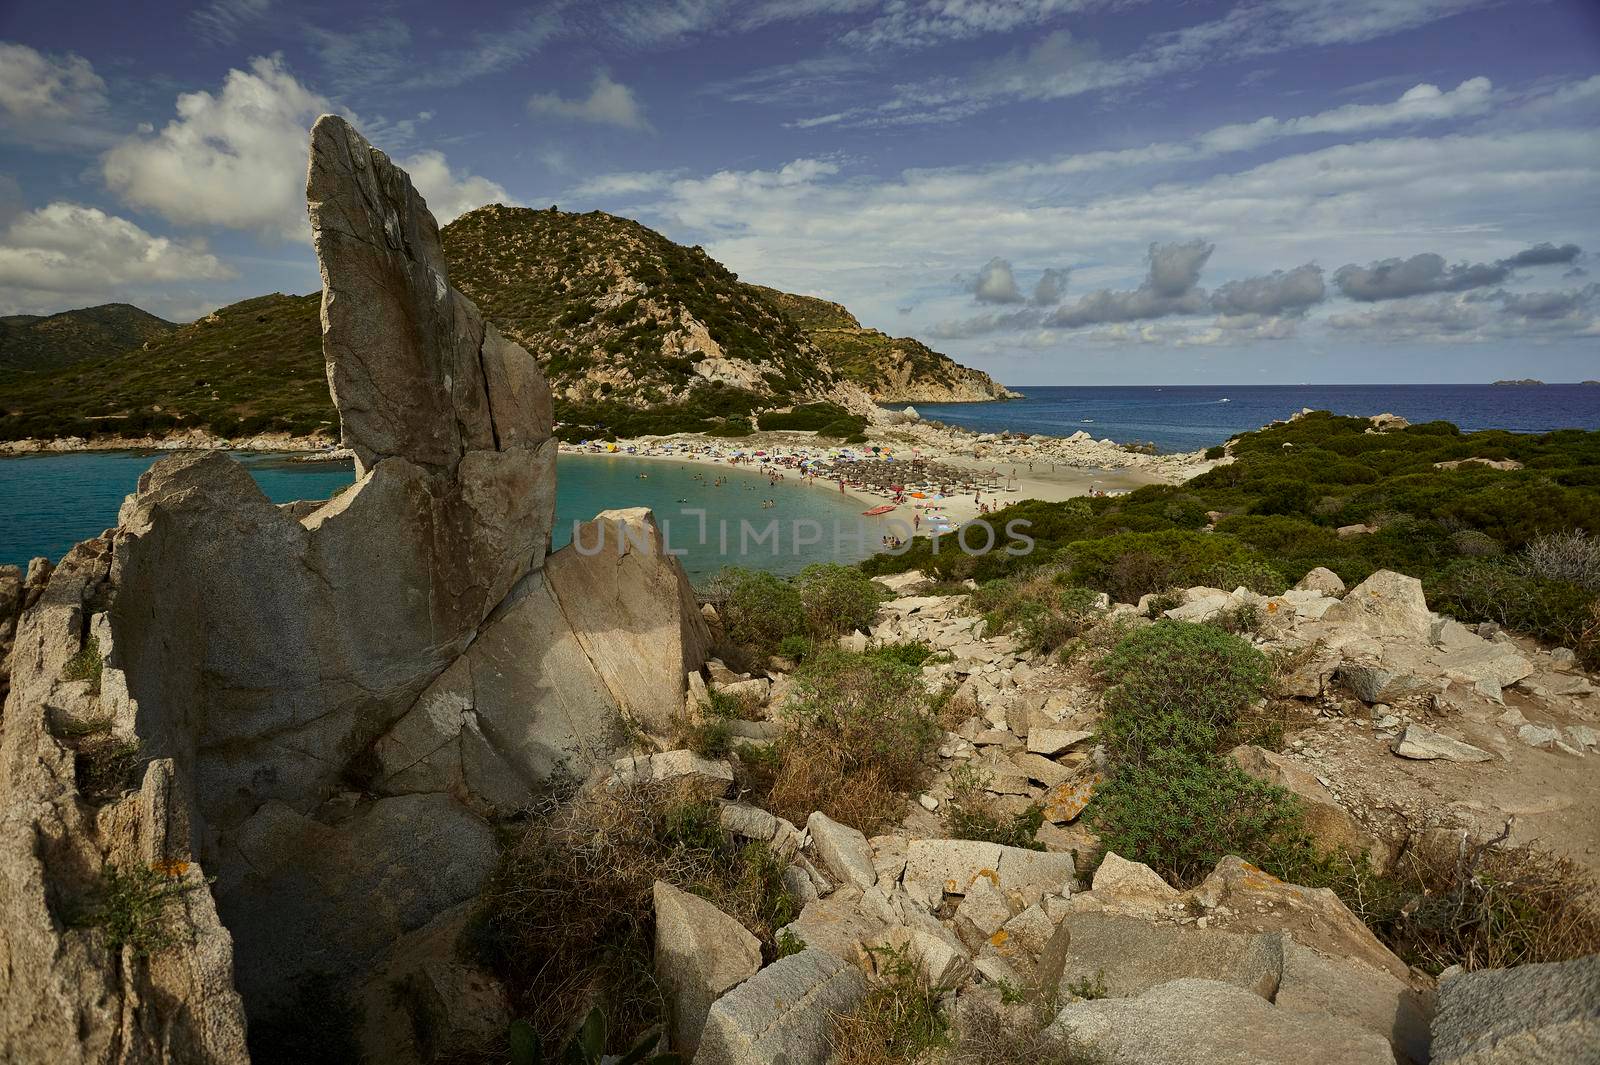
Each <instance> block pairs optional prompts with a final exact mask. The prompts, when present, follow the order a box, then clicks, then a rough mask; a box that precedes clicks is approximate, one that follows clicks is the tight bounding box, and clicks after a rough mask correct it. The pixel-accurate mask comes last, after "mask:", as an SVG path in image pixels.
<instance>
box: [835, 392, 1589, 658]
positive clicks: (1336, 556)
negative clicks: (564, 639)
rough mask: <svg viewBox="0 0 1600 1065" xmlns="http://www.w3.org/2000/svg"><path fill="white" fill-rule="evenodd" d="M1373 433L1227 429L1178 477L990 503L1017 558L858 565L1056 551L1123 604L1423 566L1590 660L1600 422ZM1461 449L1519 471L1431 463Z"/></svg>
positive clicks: (1485, 610)
mask: <svg viewBox="0 0 1600 1065" xmlns="http://www.w3.org/2000/svg"><path fill="white" fill-rule="evenodd" d="M1371 429H1372V425H1371V423H1370V422H1368V421H1367V420H1366V419H1364V418H1345V417H1337V416H1334V415H1331V414H1328V413H1326V412H1320V413H1316V414H1311V415H1307V416H1304V417H1302V418H1299V419H1297V420H1295V421H1292V422H1289V423H1287V424H1284V425H1277V426H1272V427H1269V428H1267V429H1263V430H1261V431H1258V432H1253V433H1246V434H1243V435H1241V436H1239V437H1236V438H1235V439H1234V440H1233V441H1232V442H1231V443H1230V450H1231V451H1232V452H1233V454H1234V455H1235V456H1236V457H1237V459H1236V461H1234V462H1232V463H1228V464H1225V465H1220V466H1217V467H1215V468H1213V469H1212V470H1210V471H1209V472H1207V473H1205V474H1202V475H1201V476H1199V477H1196V478H1195V479H1193V480H1191V481H1188V482H1187V483H1184V484H1181V485H1152V486H1149V487H1146V488H1141V489H1139V490H1138V491H1136V492H1133V493H1131V494H1129V495H1126V496H1117V497H1099V498H1095V499H1073V500H1069V501H1067V502H1064V503H1039V502H1023V503H1019V504H1017V505H1016V506H1013V507H1009V508H1007V509H1005V510H1002V511H999V512H998V513H997V514H995V515H992V516H991V517H990V518H989V520H990V521H991V522H992V523H993V524H994V525H995V527H996V528H997V529H1003V528H1004V527H1005V524H1006V523H1007V522H1008V521H1010V520H1012V519H1014V518H1025V519H1027V520H1029V521H1031V522H1032V527H1031V528H1030V529H1029V530H1028V533H1029V535H1031V536H1033V537H1035V538H1036V540H1037V543H1036V545H1035V548H1034V550H1033V552H1032V553H1031V554H1030V555H1027V556H1017V557H1013V556H1008V555H1006V554H1004V553H1001V552H996V553H992V554H989V555H985V556H982V557H978V558H973V557H968V556H967V555H965V554H963V553H961V552H960V551H959V550H958V549H956V547H955V545H953V544H945V545H944V547H943V549H942V550H941V551H939V552H938V553H937V554H936V553H934V550H933V548H932V546H931V545H930V543H929V542H928V541H927V540H918V541H916V542H915V544H914V546H913V548H912V549H911V550H910V551H909V552H908V553H906V554H904V555H902V556H899V557H896V556H892V555H879V556H877V557H876V558H874V559H872V560H869V561H868V562H867V563H866V564H865V566H866V568H867V569H868V571H869V572H874V573H894V572H899V571H901V570H904V569H907V568H922V569H924V570H925V571H928V572H930V573H936V574H938V575H939V576H941V577H945V578H949V579H964V578H967V577H973V578H976V579H978V580H980V581H982V580H991V579H995V578H1001V577H1007V576H1011V575H1013V574H1015V573H1020V572H1022V571H1024V570H1026V569H1029V568H1032V567H1034V566H1037V565H1040V564H1055V565H1059V566H1061V567H1063V568H1064V571H1065V572H1066V573H1067V574H1068V580H1070V582H1071V583H1072V584H1074V585H1082V586H1086V587H1090V588H1094V589H1097V590H1101V591H1106V592H1109V593H1110V594H1111V596H1112V597H1113V598H1114V599H1116V600H1118V601H1121V602H1137V601H1138V600H1139V598H1140V597H1141V596H1143V595H1145V594H1147V593H1160V592H1165V591H1168V590H1169V589H1172V588H1174V587H1181V586H1189V585H1198V584H1205V585H1211V586H1215V587H1219V588H1223V589H1232V588H1235V587H1238V586H1240V585H1244V586H1246V587H1249V588H1251V589H1252V590H1254V591H1257V592H1260V593H1263V594H1275V593H1277V592H1281V591H1283V589H1284V588H1287V587H1288V586H1289V585H1290V584H1292V583H1294V582H1295V581H1297V580H1299V579H1300V578H1301V577H1302V576H1304V575H1305V574H1306V573H1307V572H1308V571H1309V570H1311V569H1313V568H1315V567H1317V566H1325V567H1327V568H1328V569H1331V570H1333V571H1334V572H1335V573H1337V574H1338V575H1339V576H1340V577H1341V578H1343V580H1344V581H1345V582H1346V583H1347V584H1352V585H1353V584H1355V583H1356V582H1358V581H1360V580H1362V579H1364V578H1366V577H1367V576H1369V575H1370V574H1372V573H1373V572H1374V571H1376V570H1379V569H1391V570H1396V571H1399V572H1401V573H1406V574H1409V575H1412V576H1415V577H1418V578H1420V579H1421V580H1422V582H1423V585H1424V587H1425V588H1426V590H1427V594H1428V599H1429V601H1430V602H1437V603H1438V604H1440V609H1443V610H1456V611H1458V612H1459V613H1460V614H1461V615H1462V616H1463V617H1471V618H1474V619H1481V618H1485V617H1489V618H1492V619H1493V620H1496V621H1498V622H1500V623H1501V624H1503V625H1505V626H1506V627H1508V628H1511V629H1515V630H1520V631H1524V632H1527V633H1529V634H1531V635H1536V636H1539V637H1541V638H1543V639H1546V640H1549V641H1551V642H1554V643H1558V644H1565V645H1567V646H1569V647H1573V648H1575V649H1577V650H1578V652H1579V654H1580V657H1583V658H1585V659H1586V660H1587V661H1588V662H1590V663H1591V665H1596V664H1600V605H1597V603H1596V594H1597V593H1600V564H1592V563H1590V562H1587V561H1585V560H1588V559H1591V558H1600V548H1593V541H1592V540H1590V539H1588V538H1587V537H1586V536H1585V533H1584V531H1587V532H1588V533H1591V534H1592V533H1593V532H1594V531H1596V530H1600V432H1582V431H1579V430H1563V431H1560V432H1554V433H1543V434H1538V435H1532V434H1518V433H1508V432H1503V431H1499V430H1492V431H1486V432H1478V433H1463V432H1461V430H1459V429H1458V428H1456V427H1455V426H1454V425H1451V424H1450V423H1448V422H1429V423H1427V424H1424V425H1413V426H1411V427H1409V428H1406V429H1399V430H1392V431H1389V432H1381V433H1380V432H1373V431H1371ZM1463 459H1484V460H1494V461H1503V460H1512V462H1513V463H1517V464H1520V468H1517V469H1496V468H1493V467H1491V466H1489V465H1487V464H1486V463H1483V462H1463V463H1461V464H1460V465H1456V466H1454V468H1439V467H1438V466H1437V464H1439V463H1454V462H1459V461H1460V460H1463ZM1208 514H1215V515H1216V520H1215V522H1213V521H1212V520H1211V518H1210V517H1208ZM1341 528H1343V529H1344V530H1345V533H1344V535H1341V534H1340V531H1339V530H1340V529H1341ZM1572 530H1579V532H1577V533H1574V532H1572ZM1554 534H1562V535H1566V536H1568V537H1569V538H1571V539H1572V540H1573V545H1574V546H1573V547H1572V549H1571V550H1570V552H1569V554H1570V555H1571V557H1570V558H1569V559H1564V560H1563V559H1550V558H1547V557H1538V556H1537V555H1535V554H1530V551H1529V548H1530V545H1533V544H1534V543H1535V541H1536V540H1538V539H1539V538H1540V537H1541V536H1546V535H1554ZM1585 543H1587V544H1589V545H1590V547H1591V548H1593V549H1592V550H1589V549H1586V548H1584V546H1583V545H1584V544H1585ZM1541 550H1544V553H1545V554H1548V553H1549V551H1548V550H1547V549H1541Z"/></svg>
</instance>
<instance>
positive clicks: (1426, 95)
mask: <svg viewBox="0 0 1600 1065" xmlns="http://www.w3.org/2000/svg"><path fill="white" fill-rule="evenodd" d="M1493 95H1494V94H1493V88H1492V86H1491V85H1490V83H1489V79H1488V78H1481V77H1480V78H1469V79H1468V80H1466V81H1463V82H1462V83H1461V84H1460V85H1458V86H1456V87H1455V88H1454V89H1452V90H1450V91H1449V92H1441V91H1440V90H1439V87H1438V86H1436V85H1428V84H1421V85H1415V86H1413V87H1411V88H1410V89H1408V90H1406V92H1405V93H1403V94H1402V95H1401V96H1400V98H1399V99H1398V100H1395V101H1394V102H1393V103H1384V104H1348V105H1346V106H1344V107H1335V108H1333V109H1332V110H1328V111H1323V112H1320V113H1318V114H1314V115H1306V116H1304V117H1301V118H1290V119H1277V118H1262V119H1258V120H1256V121H1255V122H1245V123H1238V124H1235V125H1228V126H1218V127H1217V128H1216V129H1213V130H1210V131H1209V132H1207V133H1205V134H1203V135H1202V136H1201V137H1200V138H1199V143H1200V145H1201V146H1202V147H1203V148H1206V149H1210V150H1211V152H1214V153H1217V154H1220V153H1222V152H1238V151H1247V150H1249V149H1251V148H1255V147H1258V146H1259V145H1262V144H1265V143H1266V142H1268V141H1272V140H1277V139H1279V138H1280V137H1294V136H1307V135H1310V134H1317V133H1338V134H1347V133H1366V132H1370V131H1372V130H1375V129H1386V128H1388V127H1390V126H1397V125H1404V124H1407V123H1412V122H1437V121H1441V120H1444V119H1451V118H1460V117H1462V116H1465V115H1475V114H1481V113H1483V112H1484V111H1486V110H1488V108H1489V105H1490V103H1491V102H1492V100H1493Z"/></svg>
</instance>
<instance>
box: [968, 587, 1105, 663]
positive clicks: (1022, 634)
mask: <svg viewBox="0 0 1600 1065" xmlns="http://www.w3.org/2000/svg"><path fill="white" fill-rule="evenodd" d="M1066 577H1067V574H1066V572H1065V571H1064V570H1061V569H1059V568H1055V567H1040V568H1039V569H1037V570H1032V571H1028V572H1025V573H1023V574H1019V575H1018V576H1016V577H1008V578H1003V579H1001V580H998V581H991V582H989V583H988V584H985V585H983V586H982V587H981V588H979V589H978V591H977V592H976V593H975V594H974V595H973V597H972V603H973V606H975V607H976V608H977V609H979V610H981V611H983V614H984V617H985V618H986V619H987V620H988V623H989V630H990V631H991V632H1005V631H1009V632H1012V633H1014V634H1015V635H1016V637H1017V639H1018V640H1019V641H1020V642H1021V643H1022V644H1023V645H1024V646H1026V647H1031V648H1033V649H1034V650H1037V651H1054V650H1055V649H1056V648H1058V647H1060V646H1061V645H1062V644H1064V643H1066V642H1067V641H1068V640H1073V639H1076V638H1077V637H1079V636H1081V635H1082V634H1083V633H1084V631H1085V630H1087V629H1088V628H1089V627H1090V626H1091V625H1093V624H1094V623H1095V622H1096V621H1097V620H1099V618H1100V616H1101V614H1102V613H1103V611H1101V609H1100V607H1099V604H1098V602H1097V600H1098V599H1099V594H1100V593H1098V592H1096V591H1095V590H1094V589H1093V588H1083V587H1079V586H1077V585H1070V584H1067V583H1066Z"/></svg>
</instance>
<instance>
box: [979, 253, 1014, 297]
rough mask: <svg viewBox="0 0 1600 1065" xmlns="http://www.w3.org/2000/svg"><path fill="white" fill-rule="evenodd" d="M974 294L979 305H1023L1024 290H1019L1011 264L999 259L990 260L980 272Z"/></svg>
mask: <svg viewBox="0 0 1600 1065" xmlns="http://www.w3.org/2000/svg"><path fill="white" fill-rule="evenodd" d="M972 294H973V295H974V296H976V297H977V299H978V302H979V303H1021V302H1022V290H1021V289H1019V288H1017V278H1016V275H1014V274H1013V273H1012V272H1011V264H1010V263H1009V262H1007V261H1006V260H1004V259H1001V258H999V257H996V258H993V259H990V260H989V261H988V262H987V263H985V264H984V265H983V269H982V270H979V271H978V279H977V280H976V281H975V282H973V285H972Z"/></svg>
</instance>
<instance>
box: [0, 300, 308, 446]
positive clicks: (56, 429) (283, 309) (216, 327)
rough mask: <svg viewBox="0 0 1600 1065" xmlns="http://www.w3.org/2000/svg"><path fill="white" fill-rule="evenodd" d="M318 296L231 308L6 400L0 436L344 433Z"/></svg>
mask: <svg viewBox="0 0 1600 1065" xmlns="http://www.w3.org/2000/svg"><path fill="white" fill-rule="evenodd" d="M320 303H321V296H320V294H318V293H312V294H311V295H308V296H284V295H280V294H276V293H274V294H273V295H270V296H258V297H256V298H255V299H249V300H245V301H243V302H242V303H235V304H233V305H232V306H230V307H224V308H222V309H221V310H220V311H217V312H215V313H213V314H210V315H208V316H207V317H205V318H202V319H200V320H199V321H197V322H193V323H191V324H189V325H185V326H180V327H177V328H175V329H174V330H172V331H171V332H169V333H165V334H163V335H161V336H159V337H156V338H155V339H153V340H151V341H149V342H148V344H147V345H146V346H144V347H138V348H134V349H132V350H129V351H124V352H121V353H119V354H116V355H112V356H110V357H108V358H101V359H95V360H92V361H84V362H80V363H76V364H74V365H72V366H68V367H65V368H63V369H60V370H55V371H52V372H49V373H39V374H25V375H21V374H19V375H16V376H15V377H13V378H11V379H10V380H8V381H7V382H6V383H5V386H4V390H3V392H0V410H3V412H4V413H3V415H0V438H3V439H8V440H15V439H19V438H22V437H65V436H85V437H87V436H95V435H99V434H112V435H119V436H143V435H147V434H157V433H162V432H166V431H169V430H174V429H186V428H206V429H210V430H211V431H212V432H215V433H217V434H218V435H222V436H234V435H239V434H255V433H260V432H269V431H281V432H290V433H294V434H296V435H302V436H304V435H309V434H311V433H314V432H317V431H319V430H320V431H323V432H325V433H327V434H328V435H330V436H337V435H338V426H339V419H338V414H337V413H336V412H335V410H334V408H333V401H332V399H331V398H330V397H329V395H328V379H327V376H326V372H325V371H324V369H323V363H322V326H321V319H320V315H319V311H318V307H319V306H320Z"/></svg>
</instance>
